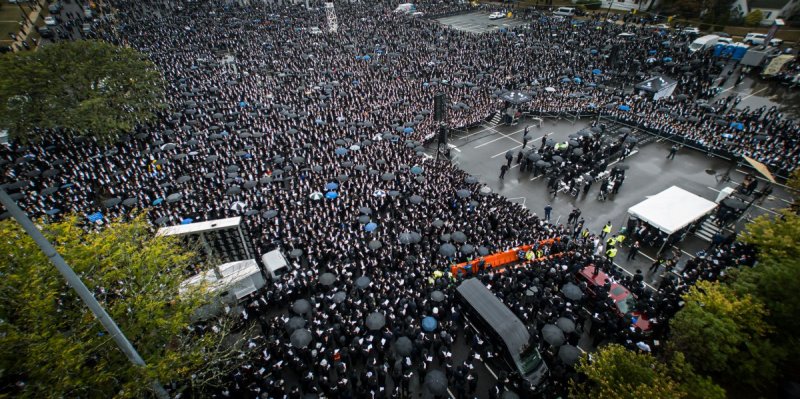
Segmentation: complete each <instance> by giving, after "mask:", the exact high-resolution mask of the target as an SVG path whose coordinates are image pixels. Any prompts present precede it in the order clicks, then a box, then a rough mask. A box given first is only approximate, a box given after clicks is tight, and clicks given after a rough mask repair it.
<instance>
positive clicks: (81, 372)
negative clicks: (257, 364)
mask: <svg viewBox="0 0 800 399" xmlns="http://www.w3.org/2000/svg"><path fill="white" fill-rule="evenodd" d="M43 229H44V231H43V232H44V234H45V236H46V237H47V238H48V239H49V240H50V241H51V242H52V243H53V245H54V246H55V247H56V248H57V249H58V251H59V253H60V254H61V255H62V256H63V258H64V259H65V260H66V261H67V263H68V264H69V265H70V266H71V267H72V268H73V269H74V270H75V272H76V273H77V274H78V275H79V276H81V278H82V279H83V281H84V282H85V284H86V285H87V287H88V288H89V289H90V290H92V291H93V292H94V294H95V296H96V297H97V299H98V300H99V301H100V302H101V304H103V306H104V307H105V308H106V310H107V311H108V313H109V314H110V315H111V317H113V318H114V319H115V320H116V322H117V323H118V324H119V326H120V328H121V329H122V331H123V332H124V333H125V335H126V336H127V337H128V338H129V339H130V341H131V343H132V344H133V345H134V346H135V347H136V349H137V350H138V351H139V353H140V354H141V355H142V358H143V359H144V360H145V362H146V363H147V367H146V368H140V367H136V366H134V365H132V364H131V363H130V362H129V361H128V360H127V358H126V357H125V355H124V354H123V353H122V352H121V351H120V350H118V349H117V347H116V345H115V344H114V341H113V340H112V339H111V338H110V337H109V336H108V335H107V334H106V332H105V330H103V329H102V327H101V326H100V324H99V323H98V322H97V321H96V320H95V319H94V317H93V315H92V313H91V312H90V311H89V310H88V308H87V307H86V306H85V305H84V304H83V303H82V302H81V301H80V298H79V297H78V296H77V294H75V292H74V291H73V290H72V289H71V288H69V287H68V286H67V284H66V282H65V281H64V279H63V278H62V277H61V275H60V274H58V272H57V271H56V269H55V268H54V267H53V266H52V265H51V263H50V262H49V261H48V259H47V257H46V256H45V255H44V254H43V253H42V252H41V251H40V250H39V249H38V247H37V246H36V244H35V243H34V242H33V240H32V239H30V237H28V236H27V235H26V234H25V233H24V231H23V230H22V228H21V227H20V226H19V225H18V224H17V223H16V222H14V221H3V222H0V237H2V239H1V241H0V275H2V278H1V279H0V320H2V323H0V369H1V370H3V371H2V374H0V382H2V388H0V389H2V390H3V391H6V392H8V391H11V392H14V393H15V394H16V395H17V396H20V397H29V398H61V397H73V398H74V397H87V398H134V397H137V398H138V397H143V396H147V392H146V390H147V389H148V388H149V381H152V380H153V379H158V380H159V381H161V382H163V383H169V382H177V383H180V384H183V383H184V382H185V381H191V384H196V385H197V386H195V387H194V388H201V387H202V386H203V385H206V384H215V383H217V382H218V381H219V378H218V377H219V376H220V375H221V374H222V373H225V372H227V370H226V369H225V366H223V364H226V363H225V362H226V361H228V360H230V359H231V357H232V356H234V355H235V353H234V352H235V348H231V347H230V346H229V345H230V336H229V335H228V332H229V331H230V324H229V323H230V321H228V320H225V319H222V320H221V322H220V323H221V324H222V327H221V329H220V331H219V333H213V332H209V333H206V334H204V335H202V336H200V335H197V334H194V333H192V330H191V329H190V328H189V326H190V324H191V320H192V319H193V317H194V316H195V315H196V313H195V312H196V310H197V309H198V308H199V307H200V306H201V305H202V304H204V303H206V301H207V300H208V298H207V297H206V296H205V295H203V294H201V291H202V290H197V291H190V292H187V293H184V294H182V295H179V294H178V288H179V285H180V283H181V282H182V281H183V280H184V279H185V276H184V273H183V270H184V269H185V268H186V267H187V266H189V265H190V264H191V262H192V261H193V259H194V255H193V253H192V252H189V251H187V250H186V249H184V248H183V247H182V246H181V245H180V244H179V242H177V241H176V240H174V239H170V238H164V237H158V238H156V237H154V235H153V233H152V231H151V229H150V228H149V226H148V225H147V223H146V221H145V219H144V216H143V215H139V216H138V217H136V218H134V219H133V220H132V221H130V222H114V223H111V224H110V225H109V226H107V227H106V228H104V229H103V230H101V231H87V230H85V229H84V228H82V227H81V225H80V222H79V220H78V218H77V217H75V216H72V217H69V218H67V219H66V220H65V221H63V222H59V223H53V224H46V225H43ZM226 337H228V338H226ZM223 343H224V344H223ZM19 381H23V382H24V383H25V384H24V387H22V386H20V385H16V384H17V382H19ZM186 384H188V383H186ZM184 386H185V384H184Z"/></svg>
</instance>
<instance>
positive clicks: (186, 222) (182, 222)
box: [181, 218, 194, 224]
mask: <svg viewBox="0 0 800 399" xmlns="http://www.w3.org/2000/svg"><path fill="white" fill-rule="evenodd" d="M192 222H194V219H192V218H186V219H183V220H181V224H190V223H192Z"/></svg>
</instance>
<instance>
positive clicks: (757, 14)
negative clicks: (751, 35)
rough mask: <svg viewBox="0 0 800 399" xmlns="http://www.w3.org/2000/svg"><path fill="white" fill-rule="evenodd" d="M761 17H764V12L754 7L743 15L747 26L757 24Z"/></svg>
mask: <svg viewBox="0 0 800 399" xmlns="http://www.w3.org/2000/svg"><path fill="white" fill-rule="evenodd" d="M762 19H764V13H763V12H762V11H761V10H759V9H755V10H753V11H750V12H749V13H747V15H745V17H744V23H745V25H747V26H758V24H760V23H761V20H762Z"/></svg>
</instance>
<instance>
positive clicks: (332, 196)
mask: <svg viewBox="0 0 800 399" xmlns="http://www.w3.org/2000/svg"><path fill="white" fill-rule="evenodd" d="M338 197H339V194H338V193H337V192H336V191H328V192H327V193H325V198H327V199H336V198H338Z"/></svg>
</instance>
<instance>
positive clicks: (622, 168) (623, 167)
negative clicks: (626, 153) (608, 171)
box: [614, 163, 631, 170]
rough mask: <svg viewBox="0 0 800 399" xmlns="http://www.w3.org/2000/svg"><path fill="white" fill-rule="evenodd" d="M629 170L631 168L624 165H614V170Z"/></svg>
mask: <svg viewBox="0 0 800 399" xmlns="http://www.w3.org/2000/svg"><path fill="white" fill-rule="evenodd" d="M630 168H631V166H630V165H628V164H626V163H620V164H616V165H614V169H618V170H628V169H630Z"/></svg>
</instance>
